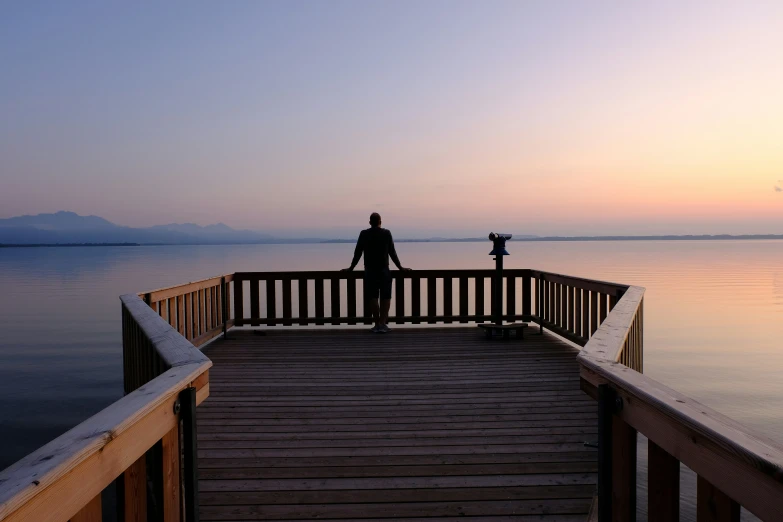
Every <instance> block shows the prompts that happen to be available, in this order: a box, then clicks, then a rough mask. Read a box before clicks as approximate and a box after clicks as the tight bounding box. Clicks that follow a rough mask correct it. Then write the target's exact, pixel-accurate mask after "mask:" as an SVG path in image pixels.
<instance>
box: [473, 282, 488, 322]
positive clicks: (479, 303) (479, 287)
mask: <svg viewBox="0 0 783 522" xmlns="http://www.w3.org/2000/svg"><path fill="white" fill-rule="evenodd" d="M475 281H476V295H474V296H473V297H474V298H475V300H476V310H475V312H474V313H475V315H476V316H477V317H482V316H484V315H486V311H485V310H484V277H483V276H477V277H476V279H475ZM483 320H484V319H483V317H482V318H481V319H477V321H483Z"/></svg>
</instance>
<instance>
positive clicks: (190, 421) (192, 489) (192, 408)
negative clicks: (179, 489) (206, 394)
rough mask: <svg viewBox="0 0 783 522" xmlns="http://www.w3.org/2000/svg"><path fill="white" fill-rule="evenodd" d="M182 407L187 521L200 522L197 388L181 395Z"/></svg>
mask: <svg viewBox="0 0 783 522" xmlns="http://www.w3.org/2000/svg"><path fill="white" fill-rule="evenodd" d="M179 400H180V404H181V408H182V430H183V433H182V435H183V436H182V444H183V448H182V455H183V457H184V466H183V471H184V473H185V474H184V476H183V478H182V485H183V487H184V489H185V521H186V522H198V520H199V512H198V469H197V467H198V464H197V460H198V443H197V441H198V438H197V436H196V388H186V389H185V390H183V391H182V392H181V393H180V395H179Z"/></svg>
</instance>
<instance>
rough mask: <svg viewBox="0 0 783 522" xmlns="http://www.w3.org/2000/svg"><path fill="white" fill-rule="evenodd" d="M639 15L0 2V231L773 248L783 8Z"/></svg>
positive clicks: (399, 5)
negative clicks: (552, 239)
mask: <svg viewBox="0 0 783 522" xmlns="http://www.w3.org/2000/svg"><path fill="white" fill-rule="evenodd" d="M644 4H645V5H642V3H641V2H585V1H574V2H565V1H556V2H549V1H547V2H528V1H521V0H520V1H513V2H484V1H482V2H479V1H474V2H464V1H452V0H449V1H435V0H428V1H421V2H409V1H394V2H363V1H357V2H326V1H323V2H316V1H312V2H305V1H285V2H261V1H258V2H239V1H237V2H210V3H207V2H166V3H165V5H164V4H162V3H157V2H126V3H119V2H104V1H100V2H97V1H96V2H90V3H85V2H75V1H74V2H47V3H44V2H33V1H9V2H4V3H3V4H2V6H0V217H11V216H14V215H19V214H35V213H39V212H53V211H57V210H72V211H75V212H78V213H80V214H96V215H100V216H102V217H105V218H107V219H109V220H112V221H114V222H116V223H118V224H123V225H130V226H148V225H154V224H161V223H169V222H195V223H199V224H202V225H206V224H210V223H215V222H219V221H221V222H224V223H226V224H228V225H230V226H233V227H236V228H250V229H257V230H274V231H280V230H289V229H290V230H296V231H298V232H299V233H305V232H308V233H311V232H313V231H323V232H324V233H325V234H327V235H328V234H330V233H337V231H344V230H353V229H356V228H358V227H361V226H363V225H365V224H366V220H367V216H368V215H369V214H370V212H372V211H375V210H377V211H379V212H381V214H382V215H383V216H384V222H385V223H384V224H385V225H387V226H388V227H389V228H391V229H392V230H394V231H398V232H397V234H398V236H399V234H400V233H402V234H404V235H406V236H413V237H415V236H416V235H431V234H448V235H467V234H476V233H481V234H483V233H485V232H488V231H489V230H492V229H495V230H501V231H509V232H516V233H529V234H539V235H550V234H565V235H595V234H661V233H668V234H689V233H695V234H700V233H778V234H781V233H783V190H780V189H783V181H780V180H783V2H779V1H770V2H749V3H745V2H715V1H710V2H645V3H644ZM776 186H777V187H778V190H776Z"/></svg>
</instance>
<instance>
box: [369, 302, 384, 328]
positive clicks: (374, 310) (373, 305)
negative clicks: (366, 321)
mask: <svg viewBox="0 0 783 522" xmlns="http://www.w3.org/2000/svg"><path fill="white" fill-rule="evenodd" d="M380 312H381V310H380V307H379V306H378V298H377V297H375V298H371V299H370V314H372V318H373V321H375V327H376V328H379V327H380V326H381V324H382V323H381V313H380Z"/></svg>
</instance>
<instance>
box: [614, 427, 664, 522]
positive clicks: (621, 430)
mask: <svg viewBox="0 0 783 522" xmlns="http://www.w3.org/2000/svg"><path fill="white" fill-rule="evenodd" d="M628 520H636V430H635V429H633V428H632V427H631V426H629V425H628V424H626V423H625V421H623V420H622V419H620V417H618V416H617V415H615V416H614V417H613V419H612V521H613V522H626V521H628ZM650 520H655V519H650Z"/></svg>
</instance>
